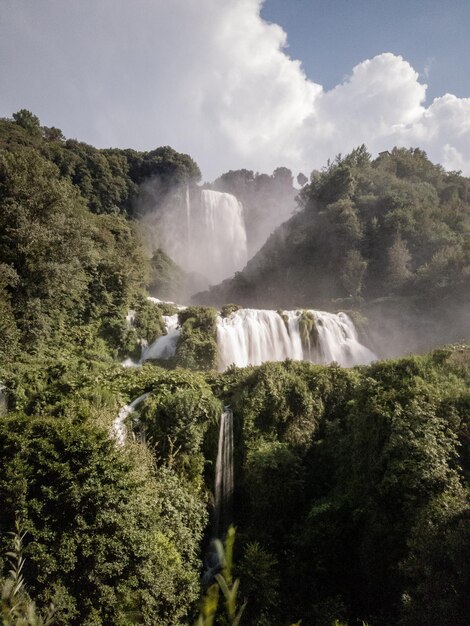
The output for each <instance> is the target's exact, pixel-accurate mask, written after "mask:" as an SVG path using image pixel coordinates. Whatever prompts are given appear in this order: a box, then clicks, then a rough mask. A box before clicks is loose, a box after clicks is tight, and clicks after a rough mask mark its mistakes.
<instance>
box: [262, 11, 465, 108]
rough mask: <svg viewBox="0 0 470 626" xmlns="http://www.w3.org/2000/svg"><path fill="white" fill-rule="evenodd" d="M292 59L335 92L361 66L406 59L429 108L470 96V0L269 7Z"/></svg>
mask: <svg viewBox="0 0 470 626" xmlns="http://www.w3.org/2000/svg"><path fill="white" fill-rule="evenodd" d="M261 15H262V17H263V18H264V19H266V20H268V21H270V22H275V23H277V24H280V25H281V26H282V27H283V28H284V30H285V31H286V32H287V34H288V41H289V47H288V50H287V51H288V54H289V55H290V56H291V57H293V58H295V59H301V61H302V65H303V67H304V70H305V72H306V74H307V76H308V77H309V78H310V79H312V80H314V81H315V82H320V83H321V84H322V85H323V86H324V87H325V88H327V89H331V88H332V87H334V86H335V85H336V84H338V83H339V82H340V81H341V80H342V78H343V77H344V76H345V75H346V74H349V73H350V71H351V68H352V67H353V66H355V65H357V64H358V63H360V62H361V61H363V60H364V59H370V58H372V57H374V56H375V55H377V54H380V53H381V52H393V53H394V54H397V55H401V56H403V57H404V58H405V59H406V60H407V61H409V62H410V63H411V65H412V66H413V67H414V69H415V70H417V71H418V72H419V74H420V76H422V77H423V80H424V81H425V82H426V83H427V84H428V92H427V98H426V102H430V101H431V100H432V99H434V98H435V97H437V96H441V95H443V94H444V93H446V92H450V93H452V94H454V95H456V96H459V97H468V96H470V36H469V35H470V0H446V1H445V2H444V1H443V0H266V2H265V4H264V6H263V8H262V11H261Z"/></svg>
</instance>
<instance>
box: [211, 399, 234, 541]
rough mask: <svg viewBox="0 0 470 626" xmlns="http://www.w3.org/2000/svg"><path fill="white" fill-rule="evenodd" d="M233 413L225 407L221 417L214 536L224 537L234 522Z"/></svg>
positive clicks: (216, 467) (216, 472) (216, 470)
mask: <svg viewBox="0 0 470 626" xmlns="http://www.w3.org/2000/svg"><path fill="white" fill-rule="evenodd" d="M232 497H233V413H232V411H231V410H230V409H229V408H228V407H225V411H224V412H223V413H222V415H221V417H220V429H219V446H218V449H217V461H216V466H215V513H214V536H215V537H222V536H223V535H224V534H225V532H226V530H227V528H228V527H229V525H230V522H231V521H232V520H231V518H232Z"/></svg>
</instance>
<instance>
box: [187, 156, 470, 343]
mask: <svg viewBox="0 0 470 626" xmlns="http://www.w3.org/2000/svg"><path fill="white" fill-rule="evenodd" d="M298 204H299V208H298V212H297V213H296V214H295V215H294V216H293V217H292V218H291V219H289V220H288V221H287V222H285V223H284V224H283V225H281V226H280V227H279V228H278V229H277V230H276V231H275V232H274V233H273V235H272V236H271V237H270V238H269V239H268V241H267V242H266V244H265V245H264V246H263V248H262V249H261V250H260V251H259V252H258V253H257V254H256V255H255V257H254V258H253V259H251V260H250V262H249V263H248V264H247V266H246V267H245V269H244V270H243V271H242V272H239V273H237V275H236V276H235V277H234V278H233V279H229V280H226V281H224V282H223V283H221V284H220V285H217V286H215V287H213V288H211V289H210V291H208V292H205V293H202V294H198V296H196V298H195V301H197V302H204V303H207V304H212V305H220V304H222V303H224V302H237V303H240V304H243V305H245V306H255V307H266V308H274V309H277V308H279V307H283V308H295V307H314V308H320V309H322V308H324V309H326V310H330V311H331V310H338V309H355V310H358V311H360V312H361V313H362V314H363V315H365V316H366V317H368V318H370V322H371V324H370V333H371V336H372V337H373V339H374V340H375V344H376V345H375V347H376V349H378V350H379V353H381V354H384V355H385V354H399V353H400V352H401V353H403V352H406V351H408V350H417V349H421V350H422V349H426V348H429V347H430V346H432V345H438V344H439V343H443V342H449V341H456V340H460V339H462V338H464V337H465V336H466V335H467V334H468V323H469V319H468V311H469V309H468V293H469V291H470V289H469V288H470V234H469V233H470V230H469V226H470V179H468V178H465V177H463V176H461V175H460V174H459V173H458V172H446V171H444V170H443V168H442V167H440V166H439V165H434V164H433V163H431V162H430V161H429V159H428V158H427V157H426V155H425V153H424V152H422V151H421V150H419V149H412V150H406V149H401V148H394V149H393V150H392V151H391V152H385V153H382V154H381V155H380V156H379V157H378V158H377V159H375V160H372V159H371V157H370V155H369V154H368V153H367V151H366V149H365V148H364V146H362V147H361V148H358V149H356V150H354V151H353V152H352V153H351V154H349V155H348V156H346V157H344V158H341V157H338V158H337V159H336V160H335V162H333V163H331V164H329V165H328V166H327V167H326V168H325V169H324V170H323V171H321V172H314V173H313V174H312V176H311V180H310V183H309V184H307V185H305V186H304V187H303V188H302V189H301V191H300V193H299V196H298ZM384 331H385V332H384ZM387 336H388V338H389V339H391V341H390V345H389V346H385V347H384V339H385V337H387ZM380 344H382V349H380Z"/></svg>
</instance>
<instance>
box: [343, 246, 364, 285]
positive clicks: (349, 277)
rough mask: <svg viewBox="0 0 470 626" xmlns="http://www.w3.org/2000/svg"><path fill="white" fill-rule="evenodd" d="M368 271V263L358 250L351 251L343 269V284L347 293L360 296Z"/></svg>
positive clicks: (347, 255)
mask: <svg viewBox="0 0 470 626" xmlns="http://www.w3.org/2000/svg"><path fill="white" fill-rule="evenodd" d="M366 269H367V261H366V260H365V259H364V258H363V256H362V254H361V253H360V252H359V251H358V250H349V252H347V254H346V258H345V260H344V263H343V267H342V268H341V274H340V277H341V282H342V284H343V287H344V288H345V290H346V292H347V293H348V294H350V295H353V296H358V295H359V294H360V293H361V290H362V282H363V280H364V274H365V271H366Z"/></svg>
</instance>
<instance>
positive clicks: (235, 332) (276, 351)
mask: <svg viewBox="0 0 470 626" xmlns="http://www.w3.org/2000/svg"><path fill="white" fill-rule="evenodd" d="M302 313H303V312H302V311H282V312H279V313H278V312H276V311H266V310H257V309H240V310H239V311H235V312H234V313H232V314H231V315H229V316H228V317H226V318H222V317H219V318H218V320H217V345H218V349H219V369H220V370H222V371H223V370H225V369H226V368H227V367H228V366H229V365H231V364H232V363H233V364H235V365H237V366H238V367H246V366H247V365H260V364H261V363H263V362H265V361H283V360H284V359H292V360H295V361H300V360H305V361H312V362H314V363H331V362H333V361H336V362H337V363H339V365H342V366H343V367H352V366H354V365H363V364H366V363H370V362H371V361H373V360H375V359H376V356H375V355H374V354H373V352H371V351H370V350H369V349H368V348H366V347H365V346H364V345H362V344H361V343H360V342H359V340H358V337H357V333H356V329H355V328H354V324H353V323H352V321H351V319H350V318H349V317H348V316H347V315H346V314H345V313H338V314H333V313H325V312H322V311H308V313H309V314H311V316H312V317H313V320H314V327H315V332H316V337H317V341H316V344H315V345H310V347H309V346H308V342H307V345H304V343H305V342H302V337H301V332H300V331H301V329H300V320H301V315H302Z"/></svg>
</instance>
